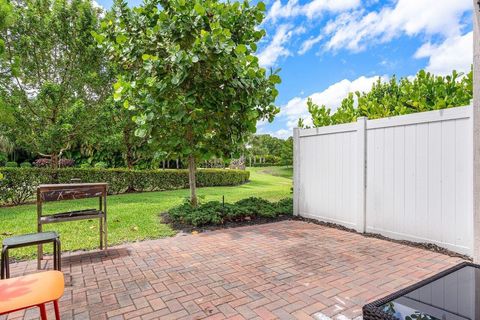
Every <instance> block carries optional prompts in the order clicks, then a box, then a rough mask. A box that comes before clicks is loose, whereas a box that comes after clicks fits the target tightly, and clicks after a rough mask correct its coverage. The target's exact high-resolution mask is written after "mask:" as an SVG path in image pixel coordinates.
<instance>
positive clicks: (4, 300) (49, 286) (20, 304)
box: [0, 271, 65, 314]
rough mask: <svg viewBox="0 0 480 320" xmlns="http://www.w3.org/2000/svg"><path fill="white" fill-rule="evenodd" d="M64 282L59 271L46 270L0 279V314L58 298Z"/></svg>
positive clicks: (61, 293) (61, 292)
mask: <svg viewBox="0 0 480 320" xmlns="http://www.w3.org/2000/svg"><path fill="white" fill-rule="evenodd" d="M64 288H65V282H64V279H63V273H61V272H60V271H46V272H40V273H34V274H29V275H26V276H21V277H17V278H11V279H6V280H0V314H4V313H8V312H12V311H16V310H21V309H26V308H29V307H33V306H38V305H40V304H44V303H46V302H50V301H55V300H58V299H59V298H60V297H61V296H62V295H63V290H64Z"/></svg>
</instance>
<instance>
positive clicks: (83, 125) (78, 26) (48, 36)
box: [0, 0, 289, 169]
mask: <svg viewBox="0 0 480 320" xmlns="http://www.w3.org/2000/svg"><path fill="white" fill-rule="evenodd" d="M157 4H158V3H157V2H153V1H152V2H151V3H150V6H152V7H155V6H156V5H157ZM160 4H161V5H162V6H163V8H164V10H163V11H160V10H158V11H157V12H156V16H155V15H154V16H152V14H151V13H149V14H148V15H147V13H146V11H141V9H140V8H141V7H139V8H137V9H135V10H132V9H130V8H128V7H127V5H126V3H125V2H122V1H117V2H116V3H115V4H114V6H113V8H112V10H110V11H108V12H103V11H102V10H101V9H99V8H98V7H95V6H94V5H93V4H92V2H90V1H87V0H71V1H70V0H69V1H67V0H19V1H11V2H10V1H6V0H0V30H1V31H0V165H5V163H6V162H8V161H16V162H18V163H21V162H29V163H31V162H33V161H34V160H35V159H38V158H42V160H41V161H37V162H36V163H35V164H37V165H38V166H43V167H45V166H51V167H54V168H55V167H58V166H68V165H71V164H72V162H68V161H61V159H72V160H74V163H75V164H76V165H77V166H82V167H90V166H96V167H127V168H130V169H132V168H137V169H147V168H158V167H160V168H182V167H183V168H184V167H186V166H187V161H186V160H187V158H188V155H186V154H185V153H183V151H185V150H182V149H181V148H180V149H176V148H175V143H178V142H179V141H181V139H177V140H176V142H175V143H173V144H171V142H172V141H173V139H172V138H169V139H161V140H160V141H153V140H154V139H152V136H151V135H149V134H147V131H146V130H145V128H142V130H139V126H141V125H139V122H138V121H135V120H138V119H139V118H140V115H139V110H138V109H137V110H136V109H135V106H136V107H138V105H143V106H147V105H148V103H147V99H144V100H143V101H142V100H141V99H139V97H138V95H137V96H136V97H134V95H133V94H129V93H132V92H133V90H130V89H129V90H130V92H128V93H127V87H128V85H129V84H130V83H128V81H127V77H132V78H133V77H135V78H137V79H141V78H142V77H143V79H144V80H146V81H152V77H151V75H152V73H153V71H154V69H155V66H154V65H155V63H158V62H157V61H159V59H158V57H157V58H156V57H155V56H154V55H153V52H155V51H159V48H158V47H159V46H160V44H162V41H160V39H159V38H154V39H149V40H147V39H146V38H145V37H144V38H138V37H137V35H138V33H140V32H142V31H141V30H143V31H145V32H147V31H148V30H147V29H146V28H147V26H145V25H142V24H141V23H140V22H139V18H140V17H142V15H143V18H148V19H151V20H150V22H152V21H154V22H156V23H157V24H160V23H161V22H162V23H163V22H165V26H164V28H163V29H164V30H167V24H166V23H167V22H168V21H166V20H165V21H163V20H162V19H164V18H165V15H164V14H167V11H168V10H170V14H171V17H173V18H174V17H176V16H181V14H183V15H184V16H185V17H188V18H190V19H196V20H198V17H199V16H201V17H208V15H211V14H212V12H219V15H218V16H222V15H225V16H226V17H227V18H229V17H230V16H232V15H236V16H241V15H238V13H239V12H244V13H248V15H245V16H244V17H243V18H242V19H243V21H240V20H238V18H237V20H238V21H237V22H235V23H243V24H244V27H243V28H241V29H240V28H239V30H243V31H242V32H244V34H237V35H228V34H226V33H227V32H229V33H231V32H232V31H229V30H227V29H226V28H225V31H224V32H225V34H226V35H227V36H225V35H222V37H224V38H222V39H217V42H218V43H222V42H221V41H223V42H224V43H225V44H226V45H230V46H233V45H235V43H233V42H231V40H230V42H231V43H229V42H228V37H230V38H231V37H232V36H235V37H239V38H240V37H244V38H245V40H246V39H247V38H248V37H247V35H248V34H249V32H250V40H248V41H250V45H251V47H252V48H253V47H254V46H255V41H257V40H258V39H259V38H260V37H261V36H262V35H263V33H262V31H258V30H254V28H253V26H254V25H256V24H258V21H260V19H262V18H263V16H262V15H260V14H261V12H262V10H261V9H264V8H262V5H260V6H259V7H251V8H250V7H242V6H239V5H233V6H231V7H228V6H224V5H222V4H217V2H216V1H211V2H208V3H206V5H205V8H203V7H199V6H194V5H192V6H191V7H189V6H188V3H186V2H182V1H163V2H162V1H161V2H160ZM209 5H210V6H211V7H210V8H208V6H209ZM145 8H149V7H148V5H145ZM192 9H193V10H192ZM152 10H153V9H152ZM207 10H210V12H207ZM221 10H224V11H221ZM229 15H230V16H229ZM232 21H233V20H232ZM207 22H208V21H207ZM198 23H199V22H198ZM204 24H205V23H204ZM210 25H211V24H209V25H208V27H210ZM246 26H252V28H250V29H251V30H248V32H247V31H245V30H246V29H248V28H246ZM157 28H158V27H157ZM182 28H183V29H184V30H183V32H184V33H185V34H187V33H188V32H190V34H194V31H193V30H191V29H188V28H192V27H191V26H187V25H183V26H182ZM196 28H197V29H200V30H202V29H207V25H204V26H203V27H201V28H199V27H198V26H197V27H196ZM217 28H218V30H220V26H217ZM133 29H135V31H133ZM231 29H232V30H233V29H234V26H231ZM156 32H157V33H160V29H158V30H156ZM165 32H168V31H165ZM200 36H201V35H200ZM200 36H199V38H201V37H200ZM110 40H111V41H110ZM136 40H138V41H139V42H137V43H135V42H134V41H136ZM206 43H207V44H208V42H205V43H200V44H199V45H198V47H197V48H195V47H186V48H185V49H184V50H180V49H181V48H176V49H178V50H177V52H175V54H176V55H178V53H179V52H183V54H185V55H187V54H191V55H192V56H191V57H189V58H190V62H189V63H190V64H191V66H188V67H192V66H194V63H193V62H192V61H196V60H201V59H202V54H205V52H202V50H204V47H205V45H206ZM162 45H164V49H163V50H165V52H166V51H168V50H167V49H169V48H170V47H171V46H172V43H171V42H168V43H163V44H162ZM154 47H155V48H154ZM251 47H250V46H247V45H245V44H241V45H238V46H237V48H236V50H237V51H236V52H238V56H242V57H243V58H242V59H244V61H245V63H248V65H249V69H246V71H247V72H250V74H251V79H252V80H251V81H254V82H252V83H254V84H255V85H256V86H257V87H258V86H260V87H261V84H262V82H261V81H260V80H261V79H266V80H268V82H264V84H263V88H261V89H262V90H263V93H261V94H259V95H257V97H256V98H257V99H259V100H257V101H253V102H252V103H261V104H264V105H268V108H270V109H268V110H267V109H266V110H267V111H264V113H263V114H262V113H261V112H259V111H260V110H261V109H258V110H252V111H251V113H250V114H248V115H247V117H249V118H252V119H255V121H256V118H258V117H260V116H267V117H271V116H272V115H273V114H274V112H275V109H274V108H273V107H272V106H271V101H272V99H271V97H272V96H273V95H275V94H276V90H275V89H274V87H273V85H274V84H275V83H277V82H278V81H279V78H278V76H276V75H274V74H272V76H270V78H269V77H268V76H267V75H266V74H265V71H262V70H263V69H261V68H259V67H258V66H257V67H256V69H254V68H253V67H252V66H253V63H254V62H255V61H249V59H252V58H251V55H250V54H249V52H247V50H248V51H250V50H252V48H251ZM132 48H133V49H134V50H136V51H138V52H136V54H135V55H133V54H132V52H131V51H128V50H132ZM140 50H144V51H145V52H141V53H140ZM166 54H167V53H165V55H166ZM127 58H128V59H127ZM165 58H166V56H164V57H162V59H161V60H165ZM187 58H188V57H186V56H185V57H183V59H184V60H187ZM203 58H204V59H207V56H205V57H203ZM192 59H193V60H192ZM237 59H238V57H237ZM180 60H181V59H180ZM122 61H124V62H125V63H123V62H122ZM208 63H209V64H212V61H208ZM220 63H225V61H220ZM242 63H243V62H242ZM134 66H135V67H134ZM157 67H158V66H157ZM173 67H178V69H179V70H180V69H182V70H184V69H185V68H187V66H186V65H182V63H181V61H180V62H178V63H177V62H175V63H174V64H173V65H170V66H169V68H173ZM235 68H238V66H235ZM197 69H198V70H197ZM195 72H196V73H195ZM202 72H210V70H201V69H199V68H197V67H196V68H192V69H191V70H190V71H189V72H187V73H185V74H187V76H185V75H180V76H182V77H187V79H183V80H184V81H187V80H188V75H189V74H191V80H188V81H190V82H188V83H186V86H192V85H193V84H194V83H195V85H196V86H198V85H199V83H196V82H195V81H196V80H195V79H196V78H197V77H198V76H199V75H201V74H202ZM146 73H148V77H150V78H148V77H147V75H146ZM230 74H232V72H230ZM171 75H172V76H175V73H173V72H172V73H171ZM177 75H178V74H177ZM163 78H168V79H167V80H168V81H170V90H171V92H170V93H168V92H163V93H162V94H163V95H172V92H174V91H175V92H176V91H180V90H179V88H181V83H180V80H181V79H176V78H175V79H173V78H171V77H166V76H165V75H163ZM277 78H278V79H277ZM119 79H122V81H123V86H121V85H120V83H121V82H119V81H118V80H119ZM177 80H178V81H179V82H178V83H176V84H175V85H174V86H172V85H171V84H172V81H173V82H176V81H177ZM201 80H202V83H205V82H206V81H205V78H204V77H203V78H201ZM213 80H215V81H218V80H219V79H212V85H215V84H214V83H213ZM246 80H247V78H245V82H244V83H241V84H240V85H242V86H245V85H246ZM115 83H117V85H116V87H115V88H114V84H115ZM224 83H229V82H228V81H224ZM138 85H139V86H140V83H139V84H138ZM147 87H148V86H147V85H145V86H144V90H143V91H142V94H144V95H145V88H147ZM120 88H121V89H120ZM119 89H120V90H119ZM207 89H208V88H207ZM122 90H123V92H122ZM269 91H270V93H268V94H265V93H264V92H269ZM236 92H237V93H238V92H241V90H237V91H236ZM245 92H247V91H245ZM252 92H253V91H250V92H248V93H249V96H252V97H255V95H252V94H251V93H252ZM257 92H260V90H257ZM157 93H158V92H157ZM122 94H123V97H120V96H122ZM187 95H188V93H187V92H184V93H183V94H182V96H183V97H185V96H187ZM262 95H263V96H262ZM127 96H128V98H130V99H129V100H128V99H127V98H125V97H127ZM246 97H247V96H245V97H240V96H237V95H230V97H223V98H225V100H227V99H226V98H228V99H230V103H231V104H232V105H235V104H238V105H239V108H242V106H241V104H240V102H238V101H239V100H240V98H242V99H246ZM142 98H144V97H142ZM134 99H137V101H135V102H134ZM176 99H177V100H176V101H172V105H174V106H175V107H174V108H172V114H170V115H169V114H163V116H164V118H165V119H169V121H168V123H169V124H170V125H172V124H173V125H185V123H183V124H182V123H175V119H176V118H175V117H176V116H178V117H179V119H182V114H181V112H185V109H183V110H182V108H180V107H179V106H181V105H183V104H185V101H180V100H179V99H181V97H176ZM202 99H203V98H202ZM162 103H165V101H162ZM128 104H130V105H128ZM177 112H178V113H180V114H179V115H176V114H175V113H177ZM198 114H200V113H198ZM238 118H239V120H241V121H242V120H243V121H242V122H243V123H245V125H249V126H251V123H252V121H245V119H243V118H242V117H238ZM189 119H191V118H189ZM205 122H206V121H205V118H204V119H203V120H202V123H205ZM156 123H161V121H159V119H156ZM210 125H211V124H210ZM225 125H232V128H235V127H236V126H242V125H243V124H242V123H226V124H225ZM162 127H163V128H165V130H166V131H167V130H168V132H169V133H170V135H171V136H172V132H174V131H175V128H174V127H168V128H167V125H166V123H165V122H164V123H162ZM162 127H160V126H157V127H156V128H153V127H149V128H147V129H148V130H159V129H160V128H162ZM152 128H153V129H152ZM244 129H245V128H239V133H241V132H242V130H244ZM252 129H254V128H249V130H250V131H251V130H252ZM177 131H179V132H181V130H177ZM142 133H144V134H142ZM199 135H203V132H200V133H199ZM249 137H250V138H249V139H250V140H251V141H252V142H251V145H252V148H251V150H249V151H248V156H249V159H252V163H260V162H262V163H272V164H277V163H280V162H282V163H288V162H289V161H288V159H286V158H288V156H286V155H282V154H281V152H280V150H284V149H285V148H284V147H283V146H281V144H282V143H280V142H278V143H277V146H276V148H273V147H272V146H271V143H270V140H275V138H270V140H268V139H266V138H256V137H255V136H249ZM216 139H218V141H222V142H223V141H224V139H222V138H218V137H216ZM236 140H237V141H238V142H239V144H240V148H239V150H240V149H242V147H244V146H247V145H248V144H249V143H250V141H247V139H243V138H242V137H241V136H238V137H236ZM277 140H279V139H277ZM260 141H262V142H263V141H264V142H265V143H266V144H267V145H266V146H261V145H259V142H260ZM279 141H280V140H279ZM161 143H165V144H170V145H168V146H167V148H163V149H168V151H167V152H165V151H163V152H162V151H161V149H162V148H160V147H159V144H161ZM203 143H204V144H205V142H203ZM180 145H183V144H181V143H180ZM219 145H220V144H219ZM206 149H209V150H208V151H207V150H206ZM213 149H215V148H213ZM217 149H220V148H217ZM244 149H245V150H247V149H246V148H244ZM286 149H287V150H288V148H286ZM211 150H212V146H210V147H209V148H204V150H201V151H200V153H202V154H204V155H205V154H206V155H207V159H202V160H201V162H200V166H203V164H204V162H209V161H210V162H211V161H217V162H219V161H218V159H219V158H218V157H219V156H222V157H221V158H220V159H221V163H223V164H224V165H225V164H226V165H228V163H229V160H230V156H227V157H225V155H226V153H228V152H225V153H224V154H221V153H222V152H219V153H218V154H215V152H213V153H211V152H210V151H211ZM228 151H229V150H228ZM241 154H242V152H239V153H238V154H237V155H238V156H240V155H241ZM232 156H234V154H232ZM223 158H224V159H225V160H223ZM211 159H213V160H211ZM24 165H25V166H28V164H27V163H25V164H24ZM206 166H208V165H206Z"/></svg>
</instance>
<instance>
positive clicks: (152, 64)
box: [94, 0, 280, 205]
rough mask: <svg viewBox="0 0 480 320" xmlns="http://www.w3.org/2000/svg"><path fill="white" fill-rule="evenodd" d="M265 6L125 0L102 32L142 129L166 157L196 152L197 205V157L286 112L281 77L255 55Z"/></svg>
mask: <svg viewBox="0 0 480 320" xmlns="http://www.w3.org/2000/svg"><path fill="white" fill-rule="evenodd" d="M264 11H265V5H264V4H263V3H258V4H257V5H256V6H251V5H250V4H249V3H248V2H246V1H245V2H243V3H239V2H229V1H226V2H224V1H217V0H205V1H198V2H195V1H186V0H146V1H145V2H144V4H143V5H142V6H140V7H136V8H134V9H130V8H128V6H127V5H126V3H125V2H122V1H117V2H116V3H115V4H114V7H113V11H112V12H111V13H110V14H109V15H107V17H106V19H105V21H104V22H103V24H102V25H103V31H102V32H100V33H94V36H95V38H96V39H97V41H98V42H99V43H100V44H101V45H102V46H103V48H104V49H105V50H106V51H107V55H108V56H109V57H111V60H112V62H113V63H114V64H115V65H116V66H117V67H118V69H119V70H120V72H119V75H118V81H117V82H116V83H115V85H114V90H115V92H114V98H115V99H116V100H117V101H121V102H122V103H123V107H124V108H126V109H128V110H130V111H131V112H133V119H134V120H135V122H136V124H137V129H136V134H137V135H138V136H140V137H147V138H148V139H149V141H150V143H152V144H154V145H155V147H156V148H157V150H159V152H158V156H160V157H165V156H166V154H168V153H171V154H175V155H176V156H177V157H181V158H185V159H188V168H189V183H190V191H191V203H192V205H196V204H197V196H196V182H195V181H196V179H195V172H196V163H197V161H199V160H201V159H208V158H211V157H213V156H216V157H228V156H231V154H232V153H234V152H235V151H237V148H238V147H239V146H241V145H242V144H243V143H244V142H245V138H246V136H247V134H248V133H251V132H255V129H256V123H257V121H258V120H259V119H268V120H272V119H273V117H274V116H275V114H276V113H277V112H278V109H277V108H276V107H275V106H274V105H273V102H274V100H275V98H276V96H277V94H278V92H277V90H276V89H275V85H276V84H277V83H279V82H280V78H279V76H278V75H277V74H276V72H271V73H267V71H266V70H265V69H263V68H261V67H260V66H259V64H258V58H257V57H255V55H254V52H255V51H256V48H257V42H258V41H259V40H260V39H261V38H262V37H263V36H264V31H263V30H260V29H259V24H260V23H261V22H262V20H263V18H264Z"/></svg>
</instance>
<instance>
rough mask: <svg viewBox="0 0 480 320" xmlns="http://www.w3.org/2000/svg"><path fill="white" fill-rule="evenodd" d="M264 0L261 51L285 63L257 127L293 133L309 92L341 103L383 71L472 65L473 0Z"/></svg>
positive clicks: (265, 59)
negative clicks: (272, 109)
mask: <svg viewBox="0 0 480 320" xmlns="http://www.w3.org/2000/svg"><path fill="white" fill-rule="evenodd" d="M98 2H99V4H100V5H102V6H103V7H105V8H109V7H110V6H111V1H109V0H100V1H98ZM264 2H265V3H266V5H267V17H266V20H265V21H264V23H263V24H262V27H263V28H264V29H265V30H266V31H267V36H266V37H265V38H264V39H263V40H262V42H261V43H260V44H259V50H258V52H257V56H258V57H259V59H260V62H261V64H262V65H263V66H264V67H267V68H281V72H280V76H281V78H282V84H281V85H280V86H279V92H280V95H279V97H278V98H277V101H276V104H277V105H278V106H279V107H280V108H281V112H280V114H279V115H278V116H277V117H276V119H275V121H274V122H273V123H264V122H259V124H258V126H257V130H258V132H259V133H270V134H272V135H275V136H278V137H281V138H286V137H288V136H289V135H291V132H292V128H293V127H294V126H295V125H296V123H297V120H298V118H299V117H302V118H305V119H307V122H308V113H307V110H306V105H305V103H306V99H307V97H311V98H312V99H313V100H314V102H316V103H318V104H325V105H327V106H329V107H331V108H332V109H335V108H337V107H338V105H339V104H340V102H341V100H342V98H344V97H345V96H346V95H347V94H348V92H350V91H357V90H359V91H367V90H368V89H369V88H370V87H371V84H372V82H373V81H375V80H377V79H378V78H379V77H380V78H381V79H383V80H386V79H388V78H389V77H391V76H392V75H396V76H397V77H404V76H405V77H406V76H412V75H415V73H416V72H417V71H418V70H420V69H427V70H428V71H431V72H434V73H436V74H442V75H444V74H448V73H450V72H451V71H452V70H453V69H456V70H458V71H469V70H470V65H471V63H472V22H471V19H472V16H471V8H472V1H471V0H383V1H381V0H310V1H306V0H304V1H300V0H269V1H264ZM140 3H141V1H140V0H130V1H129V4H130V5H132V6H133V5H138V4H140Z"/></svg>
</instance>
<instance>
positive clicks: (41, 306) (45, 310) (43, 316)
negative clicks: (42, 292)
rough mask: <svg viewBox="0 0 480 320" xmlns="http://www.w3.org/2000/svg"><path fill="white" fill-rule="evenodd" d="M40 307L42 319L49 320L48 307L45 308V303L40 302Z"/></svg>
mask: <svg viewBox="0 0 480 320" xmlns="http://www.w3.org/2000/svg"><path fill="white" fill-rule="evenodd" d="M38 307H39V308H40V319H42V320H47V309H45V304H44V303H42V304H39V305H38Z"/></svg>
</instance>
